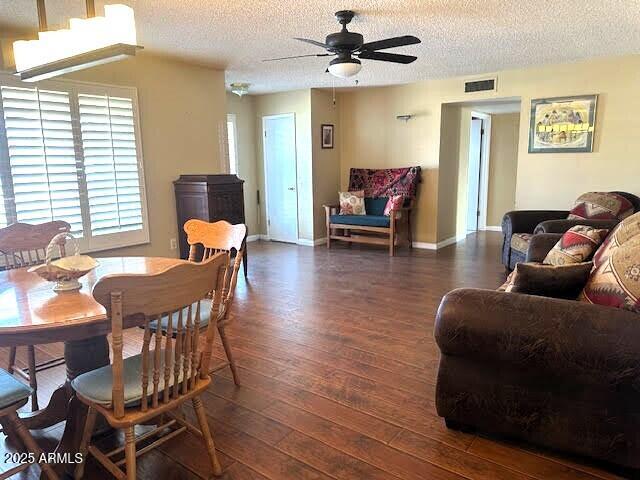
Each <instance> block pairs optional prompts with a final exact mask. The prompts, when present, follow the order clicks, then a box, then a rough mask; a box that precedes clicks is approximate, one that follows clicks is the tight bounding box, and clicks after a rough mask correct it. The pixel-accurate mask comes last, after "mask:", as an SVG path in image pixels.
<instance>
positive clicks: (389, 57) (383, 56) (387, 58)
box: [358, 50, 418, 64]
mask: <svg viewBox="0 0 640 480" xmlns="http://www.w3.org/2000/svg"><path fill="white" fill-rule="evenodd" d="M358 56H359V57H360V58H364V59H366V60H380V61H381V62H393V63H404V64H407V63H411V62H415V61H416V60H417V59H418V57H414V56H412V55H398V54H397V53H384V52H369V51H367V50H365V51H363V52H360V53H359V54H358Z"/></svg>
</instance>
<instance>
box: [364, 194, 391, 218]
mask: <svg viewBox="0 0 640 480" xmlns="http://www.w3.org/2000/svg"><path fill="white" fill-rule="evenodd" d="M388 200H389V199H388V198H387V197H377V198H372V197H365V199H364V207H365V210H366V212H367V215H378V216H380V215H384V207H385V206H386V205H387V201H388Z"/></svg>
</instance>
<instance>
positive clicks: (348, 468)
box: [0, 233, 620, 480]
mask: <svg viewBox="0 0 640 480" xmlns="http://www.w3.org/2000/svg"><path fill="white" fill-rule="evenodd" d="M499 243H500V237H499V235H498V234H497V233H487V234H479V235H478V236H477V237H476V236H475V235H474V236H471V237H469V238H468V239H467V241H465V242H462V243H459V244H458V245H455V246H451V247H448V248H446V249H443V250H440V251H439V252H437V253H436V252H428V251H414V252H413V253H412V254H409V253H408V252H407V251H406V250H400V252H399V254H398V256H397V257H395V258H389V257H388V256H387V253H386V251H385V250H384V249H377V248H375V247H362V248H358V247H357V246H354V247H353V248H352V249H347V248H345V247H341V246H338V247H336V248H335V249H332V250H331V251H327V250H326V249H325V248H322V247H318V248H309V247H297V246H290V245H284V244H277V243H263V242H260V243H252V244H250V246H249V248H250V250H249V251H250V257H249V258H250V266H249V279H248V281H246V282H245V281H244V280H241V281H240V282H239V283H238V291H237V294H236V299H237V301H236V304H235V317H236V321H235V323H234V324H233V326H232V327H230V328H229V337H230V339H231V343H232V345H233V347H234V351H235V355H236V357H237V361H238V364H239V365H240V375H241V380H242V386H241V387H239V388H236V387H235V386H234V384H233V382H232V381H231V380H230V379H231V376H230V372H229V371H228V370H223V371H221V372H220V373H219V374H216V375H215V379H214V382H213V385H212V387H211V389H210V391H209V392H208V393H207V395H206V396H205V398H204V399H203V400H204V403H205V405H206V408H207V412H208V415H209V419H210V423H211V426H212V428H213V432H214V437H215V441H216V447H217V448H218V451H219V452H220V458H221V462H222V464H223V468H224V470H225V476H224V477H223V478H226V479H272V480H286V479H291V480H305V479H363V480H364V479H366V480H369V479H374V480H375V479H416V480H417V479H437V480H457V479H463V478H467V479H491V480H494V479H499V480H513V479H515V480H519V479H539V480H546V479H573V478H575V479H585V480H586V479H592V480H593V479H597V478H606V479H611V478H620V477H618V476H616V475H614V474H612V473H608V472H606V471H604V470H601V469H599V468H597V467H595V466H593V465H590V464H588V463H587V462H585V461H582V460H576V459H568V458H566V457H563V456H558V455H555V454H552V453H550V452H542V451H538V450H535V449H532V448H530V447H525V446H522V445H515V444H512V443H506V442H504V441H495V440H491V439H487V438H483V437H478V436H472V435H468V434H462V433H459V432H453V431H449V430H447V429H446V428H445V427H444V425H443V422H442V420H441V419H440V418H439V417H438V416H437V414H436V413H435V407H434V390H435V387H434V384H435V377H436V372H437V367H438V349H437V347H436V345H435V343H434V340H433V321H434V316H435V312H436V308H437V306H438V304H439V301H440V299H441V297H442V295H443V294H445V293H446V292H447V291H449V290H451V289H453V288H456V287H462V286H472V287H485V288H495V287H497V286H498V285H499V284H500V283H502V282H503V281H504V275H503V270H502V267H501V265H500V263H499V260H498V259H499V246H500V245H499ZM136 343H137V339H136V338H133V339H132V341H131V343H130V344H129V347H130V349H131V351H132V352H133V351H135V350H136V349H137V348H138V347H137V345H136ZM58 349H59V346H56V345H52V346H41V347H39V354H40V355H41V356H42V357H44V356H46V355H49V354H55V353H56V351H57V350H58ZM221 352H222V350H221V348H218V350H217V352H216V354H217V356H219V357H220V358H222V355H221ZM43 377H44V378H40V382H41V385H42V391H41V402H43V403H44V402H46V396H47V392H48V391H50V390H51V389H52V388H53V387H54V386H56V385H57V384H58V383H60V382H61V381H62V379H63V370H62V369H58V370H56V371H54V372H53V373H52V374H50V375H46V376H43ZM60 432H61V426H57V427H53V428H52V429H50V430H49V431H46V432H42V433H40V434H39V435H38V438H39V440H40V441H41V442H42V443H43V444H44V445H51V444H52V443H53V442H54V441H55V438H56V436H57V435H60ZM118 441H119V438H118V437H117V436H114V437H109V438H106V439H104V440H103V442H107V443H116V442H118ZM6 448H8V447H7V446H6V445H5V446H2V445H0V453H2V452H3V451H4V450H3V449H6ZM1 460H2V459H0V461H1ZM4 467H5V468H6V465H5V466H4ZM0 468H2V467H0ZM209 475H210V470H209V467H208V464H207V459H206V451H205V449H204V448H203V447H202V446H201V445H200V444H199V443H198V442H197V441H195V439H194V438H193V437H190V436H189V435H184V436H182V437H180V438H178V439H174V440H172V441H170V442H168V443H167V444H165V445H164V446H163V447H162V449H161V450H156V451H153V452H152V453H150V454H147V455H145V456H143V457H141V458H140V459H139V462H138V478H141V479H154V480H157V479H160V478H171V479H195V478H207V477H208V476H209ZM35 476H36V470H35V469H33V470H30V471H28V472H27V473H26V474H25V475H24V477H22V478H35ZM86 478H91V479H100V478H110V477H109V476H108V475H107V474H106V472H104V471H103V470H101V469H100V467H99V466H97V465H95V463H94V462H91V464H90V465H89V468H88V472H87V476H86Z"/></svg>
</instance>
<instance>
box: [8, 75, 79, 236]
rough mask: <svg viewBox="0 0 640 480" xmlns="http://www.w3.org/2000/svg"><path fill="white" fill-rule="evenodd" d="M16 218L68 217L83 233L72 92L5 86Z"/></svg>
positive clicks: (36, 220)
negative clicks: (72, 112)
mask: <svg viewBox="0 0 640 480" xmlns="http://www.w3.org/2000/svg"><path fill="white" fill-rule="evenodd" d="M0 94H1V95H2V106H3V113H4V125H5V132H6V139H7V147H8V156H9V167H10V174H11V178H12V183H13V203H14V207H15V214H16V220H17V221H19V222H25V223H43V222H48V221H51V220H65V221H67V222H69V223H70V224H71V227H72V231H73V233H74V234H76V235H77V236H81V235H82V214H81V210H80V191H79V188H78V174H77V168H76V157H75V151H74V141H73V129H72V126H71V110H70V104H69V94H68V93H66V92H54V91H47V90H38V89H36V88H14V87H5V86H3V87H1V89H0Z"/></svg>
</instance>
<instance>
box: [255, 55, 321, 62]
mask: <svg viewBox="0 0 640 480" xmlns="http://www.w3.org/2000/svg"><path fill="white" fill-rule="evenodd" d="M329 56H331V54H329V53H312V54H310V55H293V56H291V57H279V58H267V59H265V60H262V61H263V62H275V61H276V60H290V59H292V58H304V57H329Z"/></svg>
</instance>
